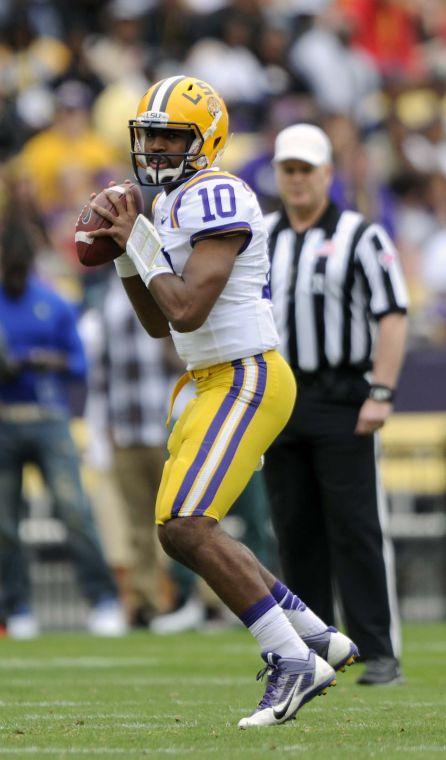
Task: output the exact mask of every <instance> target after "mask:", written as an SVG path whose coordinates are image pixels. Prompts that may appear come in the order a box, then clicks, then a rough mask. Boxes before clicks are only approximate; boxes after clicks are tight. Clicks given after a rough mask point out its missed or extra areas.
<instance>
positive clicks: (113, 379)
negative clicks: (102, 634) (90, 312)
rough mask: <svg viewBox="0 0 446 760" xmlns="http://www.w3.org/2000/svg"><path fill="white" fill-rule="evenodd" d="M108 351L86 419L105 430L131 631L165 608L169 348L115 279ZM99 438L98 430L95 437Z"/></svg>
mask: <svg viewBox="0 0 446 760" xmlns="http://www.w3.org/2000/svg"><path fill="white" fill-rule="evenodd" d="M101 317H102V328H103V346H102V352H100V354H99V359H100V361H99V362H98V363H97V364H96V366H93V367H92V374H91V380H90V394H89V403H88V407H89V415H90V417H91V414H92V413H93V414H95V416H96V423H95V424H96V426H97V424H98V419H99V417H100V413H101V412H100V410H102V416H103V422H102V423H101V424H100V427H102V428H103V429H107V431H108V434H109V440H110V441H111V445H112V451H111V460H112V469H113V475H114V478H115V481H116V483H117V485H118V487H119V490H120V492H121V497H122V499H121V501H120V504H121V506H122V508H123V509H124V510H125V511H124V514H123V515H121V516H120V518H121V520H122V521H123V522H124V523H125V524H126V530H127V534H128V536H129V540H130V547H129V548H130V568H129V573H128V577H127V579H126V583H125V585H126V598H127V600H128V603H129V617H130V622H131V624H132V625H147V624H148V623H149V621H150V619H151V618H152V616H153V615H154V614H155V613H157V612H160V611H161V610H162V609H163V599H162V595H161V594H162V587H163V584H162V571H161V567H160V558H159V553H158V552H159V544H158V539H157V535H156V529H155V519H154V514H155V500H156V494H157V490H158V486H159V483H160V480H161V474H162V470H163V466H164V462H165V458H166V453H165V446H166V439H167V430H166V426H165V418H166V414H167V408H166V407H167V399H168V389H169V383H170V378H171V376H172V370H171V368H170V365H169V361H170V359H169V355H168V353H167V352H168V346H167V342H166V341H159V340H155V339H153V338H150V336H149V335H147V333H146V331H145V330H144V329H143V327H142V326H141V324H140V322H139V321H138V318H137V316H136V314H135V312H134V311H133V309H132V307H131V304H130V301H129V300H128V298H127V295H126V293H125V291H124V289H123V287H122V285H121V283H120V281H119V279H118V278H117V277H116V275H115V274H114V273H113V274H112V275H111V282H110V287H109V288H108V289H107V294H106V297H105V301H104V304H103V308H102V309H101ZM91 434H92V437H93V438H94V435H95V431H94V430H92V431H91Z"/></svg>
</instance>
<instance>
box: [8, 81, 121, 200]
mask: <svg viewBox="0 0 446 760" xmlns="http://www.w3.org/2000/svg"><path fill="white" fill-rule="evenodd" d="M55 96H56V113H55V119H54V124H53V125H52V126H51V127H50V128H48V129H46V130H44V131H42V132H40V133H39V134H37V135H35V136H34V137H32V138H31V139H30V140H28V142H27V143H26V144H25V146H24V148H23V150H22V151H21V153H20V155H19V165H20V167H21V169H22V171H23V173H24V174H25V175H26V176H27V177H28V179H29V181H30V182H32V183H33V184H34V185H35V187H36V190H37V197H38V199H39V201H40V203H41V206H42V209H43V211H44V212H45V213H47V214H51V213H52V212H54V211H55V210H56V209H57V207H58V206H59V205H63V202H64V196H63V179H62V178H63V177H64V176H66V175H67V174H68V173H69V172H70V171H79V169H83V170H86V171H88V172H89V173H90V175H91V176H96V177H97V178H99V177H100V175H101V172H102V173H103V175H105V176H106V177H108V171H109V167H110V166H111V165H112V164H113V162H114V161H116V160H117V158H118V156H117V154H116V152H115V151H114V150H113V148H111V147H110V146H109V145H108V144H107V143H106V142H104V140H103V137H102V135H101V134H99V133H98V132H95V131H94V130H93V129H92V127H91V125H90V107H91V99H92V93H91V91H90V90H89V88H88V87H87V86H86V85H84V84H83V83H81V82H77V81H74V80H73V81H66V82H64V83H63V84H61V85H60V86H59V87H58V88H57V90H56V92H55ZM103 184H105V181H104V182H103Z"/></svg>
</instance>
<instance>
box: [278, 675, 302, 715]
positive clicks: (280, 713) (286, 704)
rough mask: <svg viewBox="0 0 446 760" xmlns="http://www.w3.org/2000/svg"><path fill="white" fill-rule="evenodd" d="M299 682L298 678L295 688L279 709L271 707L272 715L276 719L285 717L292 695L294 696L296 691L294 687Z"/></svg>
mask: <svg viewBox="0 0 446 760" xmlns="http://www.w3.org/2000/svg"><path fill="white" fill-rule="evenodd" d="M299 683H300V679H299V681H298V683H297V684H296V686H295V688H294V689H292V690H291V694H290V696H289V697H288V699H287V701H286V702H285V705H284V706H283V707H282V708H281V709H280V710H276V709H275V708H274V707H273V715H274V717H275V719H276V720H281V719H282V718H284V717H285V715H286V713H287V710H288V709H289V707H290V704H291V702H292V700H293V697H294V695H295V693H296V689H297V687H298V685H299Z"/></svg>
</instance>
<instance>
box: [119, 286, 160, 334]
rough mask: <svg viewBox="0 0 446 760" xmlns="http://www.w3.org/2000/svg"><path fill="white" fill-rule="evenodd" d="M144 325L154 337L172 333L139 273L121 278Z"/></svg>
mask: <svg viewBox="0 0 446 760" xmlns="http://www.w3.org/2000/svg"><path fill="white" fill-rule="evenodd" d="M121 282H122V284H123V286H124V289H125V291H126V293H127V295H128V297H129V299H130V302H131V304H132V306H133V308H134V310H135V312H136V315H137V317H138V319H139V321H140V322H141V324H142V326H143V327H144V329H145V330H146V332H148V333H149V335H151V336H152V338H165V337H166V336H167V335H170V330H169V323H168V321H167V319H166V317H165V316H164V314H163V312H162V311H161V309H160V307H159V306H158V304H157V303H156V301H155V299H154V298H153V296H152V294H151V293H150V292H149V291H148V290H147V288H146V286H145V285H144V283H143V281H142V280H141V278H140V276H139V275H136V276H135V277H124V278H123V279H122V280H121Z"/></svg>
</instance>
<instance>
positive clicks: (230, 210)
mask: <svg viewBox="0 0 446 760" xmlns="http://www.w3.org/2000/svg"><path fill="white" fill-rule="evenodd" d="M213 193H214V198H213V204H212V205H213V207H214V209H215V212H216V214H217V216H219V217H222V218H226V217H230V216H235V212H236V210H237V207H236V202H235V193H234V188H233V187H232V185H228V184H223V185H216V186H215V187H214V188H213ZM198 195H199V196H200V198H201V202H202V204H203V212H204V216H202V217H201V218H202V221H203V222H214V221H215V219H216V216H215V214H213V213H212V210H211V201H210V199H209V193H208V189H207V188H206V187H202V188H200V190H199V191H198Z"/></svg>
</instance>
